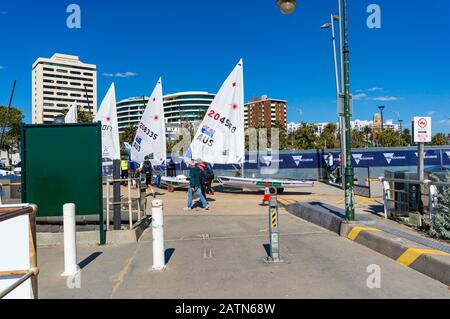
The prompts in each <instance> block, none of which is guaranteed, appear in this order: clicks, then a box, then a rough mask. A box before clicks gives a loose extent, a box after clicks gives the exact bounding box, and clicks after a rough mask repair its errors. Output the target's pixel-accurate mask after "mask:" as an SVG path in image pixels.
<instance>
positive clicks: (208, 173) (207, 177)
mask: <svg viewBox="0 0 450 319" xmlns="http://www.w3.org/2000/svg"><path fill="white" fill-rule="evenodd" d="M205 165H206V167H205V170H204V171H203V176H204V177H203V183H204V189H205V193H206V194H211V195H214V190H213V188H212V183H213V181H214V171H213V168H212V166H211V164H209V163H205ZM205 197H206V196H205Z"/></svg>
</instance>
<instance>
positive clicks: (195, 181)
mask: <svg viewBox="0 0 450 319" xmlns="http://www.w3.org/2000/svg"><path fill="white" fill-rule="evenodd" d="M199 165H200V163H198V162H196V163H195V164H194V163H191V170H190V172H189V178H190V181H189V190H188V201H187V207H185V208H184V210H186V211H189V210H192V199H193V197H194V193H195V194H197V195H198V197H199V198H200V201H201V202H202V205H203V208H204V209H209V204H208V202H207V201H206V198H205V197H204V196H203V194H202V189H201V182H200V175H201V170H200V167H199Z"/></svg>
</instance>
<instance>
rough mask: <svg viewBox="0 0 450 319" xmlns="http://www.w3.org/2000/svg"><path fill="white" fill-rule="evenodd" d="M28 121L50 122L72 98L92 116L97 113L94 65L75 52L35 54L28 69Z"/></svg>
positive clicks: (67, 107) (72, 100) (66, 107)
mask: <svg viewBox="0 0 450 319" xmlns="http://www.w3.org/2000/svg"><path fill="white" fill-rule="evenodd" d="M32 82H33V83H32V84H33V85H32V87H33V91H32V122H33V124H42V123H52V122H54V121H55V118H57V117H60V116H62V115H63V114H64V111H65V110H67V109H69V108H70V106H71V105H72V103H73V102H74V101H77V104H78V106H79V107H81V109H83V110H84V111H89V112H91V113H92V114H93V116H95V115H96V113H97V67H96V66H95V65H94V64H86V63H83V62H81V61H80V59H79V58H78V57H77V56H73V55H66V54H59V53H56V54H54V55H53V56H52V57H51V58H50V59H49V58H38V59H37V60H36V62H34V64H33V69H32Z"/></svg>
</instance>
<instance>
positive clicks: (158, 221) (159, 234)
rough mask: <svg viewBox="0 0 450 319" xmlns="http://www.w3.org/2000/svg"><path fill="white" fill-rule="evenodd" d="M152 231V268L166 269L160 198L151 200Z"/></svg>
mask: <svg viewBox="0 0 450 319" xmlns="http://www.w3.org/2000/svg"><path fill="white" fill-rule="evenodd" d="M152 232H153V267H152V269H153V270H164V269H166V261H165V254H164V218H163V202H162V200H160V199H155V200H153V201H152Z"/></svg>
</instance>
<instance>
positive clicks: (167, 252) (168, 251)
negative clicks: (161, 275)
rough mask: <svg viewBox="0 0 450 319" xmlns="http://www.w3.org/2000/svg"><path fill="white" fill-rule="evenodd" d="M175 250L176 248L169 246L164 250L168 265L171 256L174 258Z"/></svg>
mask: <svg viewBox="0 0 450 319" xmlns="http://www.w3.org/2000/svg"><path fill="white" fill-rule="evenodd" d="M174 252H175V248H167V249H166V251H165V252H164V258H165V261H166V265H167V264H168V263H169V261H170V258H172V255H173V253H174Z"/></svg>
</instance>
